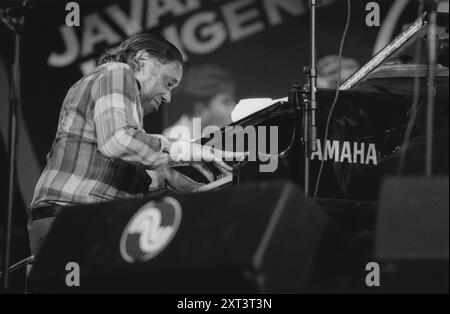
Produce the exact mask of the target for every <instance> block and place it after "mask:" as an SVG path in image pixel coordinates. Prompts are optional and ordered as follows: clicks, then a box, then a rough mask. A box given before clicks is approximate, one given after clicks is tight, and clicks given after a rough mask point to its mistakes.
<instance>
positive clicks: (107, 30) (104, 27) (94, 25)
mask: <svg viewBox="0 0 450 314" xmlns="http://www.w3.org/2000/svg"><path fill="white" fill-rule="evenodd" d="M83 26H84V29H83V48H82V50H81V55H82V56H87V55H89V54H91V53H93V52H94V50H95V45H96V44H98V43H101V42H106V43H108V45H110V46H112V45H114V44H116V43H118V42H119V41H120V36H119V35H117V34H116V33H115V32H114V30H112V29H111V27H109V26H108V24H106V23H105V22H104V21H103V20H102V19H101V17H100V15H98V14H97V13H92V14H90V15H88V16H87V17H86V18H85V19H84V22H83Z"/></svg>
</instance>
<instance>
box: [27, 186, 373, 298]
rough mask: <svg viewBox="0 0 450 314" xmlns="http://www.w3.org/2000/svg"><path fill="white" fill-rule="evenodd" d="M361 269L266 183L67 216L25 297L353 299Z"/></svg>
mask: <svg viewBox="0 0 450 314" xmlns="http://www.w3.org/2000/svg"><path fill="white" fill-rule="evenodd" d="M156 212H158V213H157V214H155V213H156ZM138 217H140V218H138ZM126 230H128V231H126ZM158 239H163V241H159V240H158ZM158 241H159V242H158ZM164 241H165V242H164ZM162 242H164V243H162ZM69 263H77V265H78V266H79V270H80V272H79V274H80V281H79V286H74V287H69V286H68V285H67V283H66V278H67V276H68V274H69V271H68V270H66V266H67V265H68V264H69ZM364 267H365V263H364V257H363V255H362V253H361V251H360V250H359V249H358V247H357V245H356V244H355V242H354V241H353V240H352V239H351V238H349V237H348V236H347V235H346V234H345V233H344V232H343V231H342V230H341V228H339V227H338V226H336V225H335V224H334V223H333V222H332V221H330V220H329V219H328V218H327V216H326V215H325V214H324V213H323V212H322V211H321V209H320V208H318V207H316V206H315V205H314V204H313V203H312V202H311V201H309V200H307V199H306V198H305V197H304V194H303V192H302V191H301V190H299V189H298V188H296V187H295V186H294V185H292V184H291V183H287V182H271V183H258V184H250V185H245V186H241V187H239V188H230V189H227V190H222V191H215V192H206V193H198V194H189V195H166V196H163V197H161V198H158V199H151V198H148V199H136V200H127V201H123V202H114V203H104V204H98V205H92V206H80V207H73V208H68V209H66V210H64V211H62V212H61V213H60V214H59V216H58V217H57V219H56V221H55V223H54V225H53V226H52V229H51V231H50V234H49V236H48V238H47V241H46V243H45V245H44V246H43V247H42V249H41V251H40V254H39V255H38V256H37V262H36V264H35V265H34V267H33V270H32V272H31V274H30V277H29V287H28V291H29V292H30V293H51V292H57V293H59V292H62V293H116V292H117V293H214V294H215V293H221V294H228V293H230V294H235V293H302V292H308V293H309V292H310V293H316V292H353V291H359V289H360V288H361V285H362V284H364V278H365V274H364V270H365V269H364Z"/></svg>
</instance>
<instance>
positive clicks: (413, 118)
mask: <svg viewBox="0 0 450 314" xmlns="http://www.w3.org/2000/svg"><path fill="white" fill-rule="evenodd" d="M424 8H425V4H424V1H420V5H419V11H418V16H421V15H422V14H423V11H424ZM421 54H422V40H421V39H420V38H419V40H418V41H417V43H416V47H415V52H414V62H415V63H416V64H418V63H419V61H420V56H421ZM419 100H420V77H419V76H418V75H417V76H416V77H414V96H413V103H412V105H411V115H410V117H409V121H408V127H407V129H406V132H405V137H404V138H403V143H402V146H401V148H400V160H399V163H398V168H397V175H398V176H401V175H402V174H403V168H404V167H405V160H406V152H407V150H408V145H409V140H410V139H411V135H412V131H413V129H414V125H415V122H416V119H417V112H418V109H419V108H418V106H419Z"/></svg>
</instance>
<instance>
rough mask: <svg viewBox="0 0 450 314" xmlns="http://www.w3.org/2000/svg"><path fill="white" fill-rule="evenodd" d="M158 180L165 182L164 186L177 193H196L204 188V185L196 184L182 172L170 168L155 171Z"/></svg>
mask: <svg viewBox="0 0 450 314" xmlns="http://www.w3.org/2000/svg"><path fill="white" fill-rule="evenodd" d="M155 172H156V175H157V176H158V180H161V181H163V182H164V185H165V186H166V187H168V188H170V189H171V190H173V191H175V192H177V193H190V192H195V191H196V190H198V189H199V188H200V187H202V186H203V184H202V183H199V182H196V181H194V180H192V179H190V178H188V177H186V176H185V175H183V174H181V173H180V172H178V171H176V170H174V169H171V168H168V167H161V168H158V169H156V170H155Z"/></svg>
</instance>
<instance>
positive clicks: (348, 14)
mask: <svg viewBox="0 0 450 314" xmlns="http://www.w3.org/2000/svg"><path fill="white" fill-rule="evenodd" d="M351 13H352V5H351V3H350V0H347V20H346V22H345V28H344V32H343V34H342V39H341V43H340V46H339V61H338V62H339V63H338V69H337V71H338V79H337V83H336V94H335V95H334V100H333V104H332V105H331V109H330V113H329V114H328V118H327V124H326V128H325V137H324V141H323V151H325V149H326V142H327V138H328V133H329V128H330V124H331V118H332V116H333V112H334V109H335V107H336V104H337V101H338V99H339V92H340V85H341V80H342V73H341V69H342V52H343V50H344V44H345V39H346V38H347V33H348V29H349V27H350V20H351ZM324 165H325V160H324V159H323V158H322V162H321V163H320V169H319V173H318V175H317V181H316V188H315V190H314V200H315V199H316V198H317V193H318V192H319V186H320V180H321V177H322V173H323V168H324Z"/></svg>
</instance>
